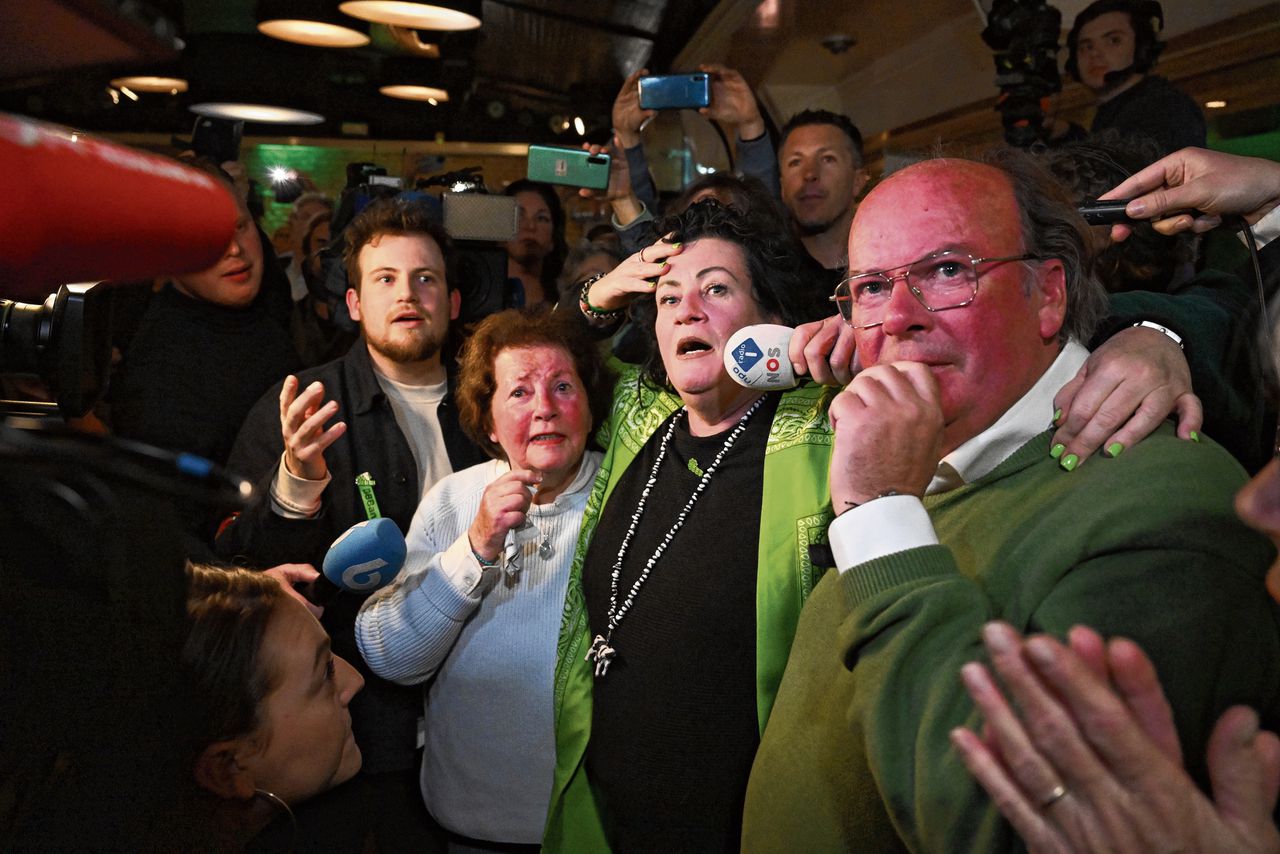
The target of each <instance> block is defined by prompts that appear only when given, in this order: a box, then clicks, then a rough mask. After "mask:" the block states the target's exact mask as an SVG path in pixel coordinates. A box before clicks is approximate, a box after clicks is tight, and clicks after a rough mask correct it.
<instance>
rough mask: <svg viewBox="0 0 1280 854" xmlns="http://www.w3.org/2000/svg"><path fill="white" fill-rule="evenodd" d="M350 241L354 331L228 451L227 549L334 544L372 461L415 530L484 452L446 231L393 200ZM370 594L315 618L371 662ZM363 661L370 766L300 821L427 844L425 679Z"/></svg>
mask: <svg viewBox="0 0 1280 854" xmlns="http://www.w3.org/2000/svg"><path fill="white" fill-rule="evenodd" d="M347 244H348V249H347V256H346V266H347V279H348V282H349V283H350V288H349V289H348V291H347V308H348V309H349V310H350V312H351V317H352V319H354V320H355V321H357V322H358V323H359V324H360V329H361V338H360V340H358V341H357V342H356V343H355V345H353V346H352V348H351V350H350V351H349V352H348V353H347V355H346V356H344V357H342V358H341V359H338V360H336V361H333V362H329V363H328V364H325V365H321V366H319V367H316V368H312V369H310V370H308V371H304V372H302V373H301V374H299V375H298V376H296V377H294V376H290V377H288V378H286V379H285V380H284V382H283V383H281V384H280V385H279V386H277V387H276V388H274V389H272V390H271V391H269V392H267V394H266V395H264V396H263V397H262V399H261V400H259V401H258V403H257V404H256V405H255V406H254V408H253V410H252V411H251V412H250V413H249V417H248V419H247V420H246V421H245V424H244V427H243V428H242V429H241V431H240V436H239V437H238V438H237V440H236V444H235V448H234V449H233V451H232V454H231V460H230V462H229V464H228V465H229V467H230V468H231V470H232V471H236V472H238V473H240V474H242V475H245V476H247V477H251V478H253V479H254V480H255V481H256V482H257V483H258V485H259V488H258V492H257V495H256V497H255V499H254V501H253V502H252V504H251V505H250V506H249V507H248V508H247V509H246V510H245V511H244V512H243V513H241V514H240V515H239V516H237V517H235V518H234V519H232V520H230V521H228V522H227V523H226V524H224V526H223V529H222V530H221V531H220V532H219V535H218V540H217V548H218V551H219V553H220V554H221V555H222V556H223V557H225V558H228V559H234V560H237V561H239V562H242V563H247V564H249V565H251V566H260V567H270V566H274V565H276V564H282V563H311V564H314V565H316V566H319V565H320V564H321V563H322V562H323V559H324V555H325V551H326V550H327V549H328V547H329V545H330V544H331V543H332V542H333V541H334V540H335V539H336V538H337V537H338V536H339V535H340V534H341V533H342V532H343V531H345V530H346V529H347V528H349V527H350V526H351V525H354V524H356V523H357V522H361V521H363V520H365V519H366V518H368V516H369V515H370V514H369V512H368V511H367V510H366V507H367V506H368V505H367V502H366V499H365V497H364V494H362V489H361V486H360V485H358V484H357V482H356V481H357V478H360V480H361V481H365V480H366V478H365V475H366V473H367V476H368V481H369V482H368V485H367V486H365V487H364V492H368V491H369V490H371V491H372V495H373V498H374V500H375V501H376V505H377V509H378V512H380V514H381V515H382V516H386V517H387V518H390V519H392V520H394V521H395V523H396V524H397V525H398V526H399V527H400V530H401V531H407V530H408V529H409V523H410V521H411V520H412V518H413V513H414V510H415V509H416V508H417V506H418V502H419V500H420V499H421V498H422V495H423V493H424V492H425V491H426V490H427V489H429V488H430V487H431V486H432V485H433V484H434V483H435V482H436V481H437V480H439V479H440V478H442V477H444V476H445V475H448V474H451V473H452V472H453V471H456V470H461V469H463V468H466V467H468V466H471V465H473V464H475V463H478V462H480V461H482V460H483V459H484V455H483V454H482V453H481V452H480V451H479V449H477V448H476V447H475V446H474V445H473V444H472V443H471V441H470V440H469V439H467V438H466V437H465V436H464V435H463V433H462V430H461V428H460V427H459V425H458V416H457V410H456V408H455V407H454V404H453V400H452V395H451V393H450V389H449V385H450V382H449V376H448V371H447V370H446V367H445V365H444V363H443V361H442V359H441V346H442V345H443V344H444V341H445V336H446V334H447V332H448V329H449V321H450V320H452V319H454V318H456V317H457V315H458V307H459V301H460V297H459V293H458V291H456V290H454V289H452V288H451V287H450V285H449V283H448V281H447V279H446V276H445V261H444V247H445V246H446V245H447V238H446V237H445V235H444V233H443V231H442V230H441V229H440V227H439V226H438V225H437V224H436V223H435V222H433V221H432V220H431V219H430V218H429V214H428V213H427V211H426V210H425V209H424V208H423V207H422V206H421V205H418V204H415V203H412V202H408V201H405V200H402V199H392V200H384V201H379V202H376V203H374V204H373V205H371V206H370V207H369V208H367V209H366V210H365V211H363V212H362V213H361V214H360V215H359V216H357V217H356V218H355V219H354V220H352V222H351V224H350V225H349V226H348V227H347ZM331 421H332V423H330V422H331ZM364 598H365V597H364V596H362V595H357V594H353V593H345V592H344V593H339V594H337V595H336V596H335V597H333V598H332V599H331V600H329V602H328V603H327V605H326V606H325V613H324V616H323V618H322V623H323V624H324V626H325V628H326V629H327V630H328V631H329V634H330V635H331V636H332V637H333V649H334V652H335V653H336V654H338V655H342V656H343V657H344V658H347V659H348V660H349V661H352V662H354V663H357V664H358V665H359V666H360V667H361V669H362V671H363V670H364V668H363V662H362V659H361V658H360V655H359V653H358V651H357V650H356V647H355V638H354V628H353V627H354V622H355V614H356V611H358V610H359V608H360V605H361V603H362V602H363V600H364ZM364 676H365V680H366V686H367V688H366V690H365V691H363V692H362V693H361V694H360V695H359V697H358V699H357V700H356V702H353V703H352V705H351V715H352V725H353V729H354V732H355V736H356V742H357V743H358V744H359V745H360V748H361V750H362V751H363V753H364V767H363V769H362V770H361V773H360V776H359V777H357V778H356V780H354V781H352V783H348V784H344V785H343V786H340V787H338V788H337V789H335V790H334V791H333V792H332V793H330V794H328V795H325V796H322V797H321V798H318V799H316V801H315V802H314V806H313V805H310V804H309V805H308V806H307V807H305V808H304V810H303V811H300V812H299V821H300V824H301V825H302V827H303V830H302V833H303V835H304V837H305V838H311V837H312V834H315V837H316V839H317V840H322V841H323V846H324V850H328V851H342V850H353V851H358V850H360V847H361V845H362V844H363V841H364V839H365V837H366V836H367V835H368V833H369V832H371V831H372V832H375V833H376V834H377V835H378V836H379V838H380V839H382V840H383V841H384V842H388V843H391V842H394V844H395V845H396V846H402V845H404V844H405V843H406V840H417V839H419V838H420V837H421V838H422V839H424V844H428V843H426V842H425V837H426V834H427V833H428V831H427V828H428V827H429V823H430V820H429V818H428V817H427V815H426V812H425V809H424V807H423V805H422V801H421V798H420V796H419V795H418V780H417V768H418V764H419V761H418V758H417V751H416V747H415V746H416V744H417V721H418V716H419V714H420V713H421V696H420V693H419V690H418V689H415V688H404V687H401V686H397V685H393V684H391V683H389V682H385V681H383V680H381V679H378V678H376V677H374V676H373V675H372V674H371V673H368V672H365V673H364ZM304 813H305V815H304ZM304 842H305V839H304ZM417 847H419V848H421V847H422V846H417ZM388 850H390V849H388Z"/></svg>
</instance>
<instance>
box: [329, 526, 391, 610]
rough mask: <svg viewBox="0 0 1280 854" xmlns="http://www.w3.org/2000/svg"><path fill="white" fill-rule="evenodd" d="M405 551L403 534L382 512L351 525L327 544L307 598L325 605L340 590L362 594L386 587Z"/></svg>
mask: <svg viewBox="0 0 1280 854" xmlns="http://www.w3.org/2000/svg"><path fill="white" fill-rule="evenodd" d="M407 551H408V548H407V546H406V545H405V542H404V535H403V534H401V533H400V529H399V528H397V527H396V523H395V522H393V521H391V520H390V519H388V518H386V517H385V516H383V517H379V518H377V519H369V520H367V521H364V522H360V523H358V524H355V525H352V526H351V527H350V528H348V529H347V530H346V531H344V532H343V533H342V536H340V537H338V539H336V540H334V541H333V545H331V546H329V551H328V553H327V554H325V556H324V564H323V567H322V569H323V574H322V575H321V577H320V579H317V581H316V583H315V585H314V586H313V592H312V595H311V596H308V597H307V598H309V599H310V600H311V601H312V603H314V604H316V605H324V604H326V603H327V602H328V601H329V600H330V599H331V598H333V596H334V594H335V593H337V592H338V591H339V590H346V591H348V592H350V593H359V594H362V595H363V594H366V593H372V592H373V591H375V590H378V589H379V588H382V587H385V586H387V585H388V584H390V583H391V580H392V579H393V578H395V577H396V575H397V574H398V573H399V572H400V568H401V567H403V566H404V559H405V554H406V553H407Z"/></svg>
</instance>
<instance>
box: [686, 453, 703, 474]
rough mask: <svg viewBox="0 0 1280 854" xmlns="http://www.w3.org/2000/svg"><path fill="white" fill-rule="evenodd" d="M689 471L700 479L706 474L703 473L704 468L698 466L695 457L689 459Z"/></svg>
mask: <svg viewBox="0 0 1280 854" xmlns="http://www.w3.org/2000/svg"><path fill="white" fill-rule="evenodd" d="M689 471H691V472H693V473H694V474H695V475H697V476H698V477H702V475H703V474H705V472H703V471H702V467H701V466H699V465H698V461H697V460H696V459H695V458H693V457H689Z"/></svg>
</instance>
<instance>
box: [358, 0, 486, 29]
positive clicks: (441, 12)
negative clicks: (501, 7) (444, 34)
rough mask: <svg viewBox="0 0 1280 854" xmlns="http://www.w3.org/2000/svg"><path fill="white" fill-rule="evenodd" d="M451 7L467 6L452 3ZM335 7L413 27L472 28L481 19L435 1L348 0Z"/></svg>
mask: <svg viewBox="0 0 1280 854" xmlns="http://www.w3.org/2000/svg"><path fill="white" fill-rule="evenodd" d="M452 5H453V6H466V5H468V4H464V3H457V2H455V3H453V4H452ZM338 10H339V11H341V12H343V13H344V14H347V15H350V16H351V17H353V18H359V19H360V20H362V21H372V22H374V23H376V24H391V25H393V26H397V27H409V28H411V29H415V30H449V31H455V30H474V29H475V28H476V27H479V26H480V19H479V18H478V17H476V16H475V15H473V14H471V13H470V12H466V11H462V10H460V9H453V8H450V7H449V6H446V5H437V4H435V3H409V2H404V0H348V2H346V3H340V4H339V5H338Z"/></svg>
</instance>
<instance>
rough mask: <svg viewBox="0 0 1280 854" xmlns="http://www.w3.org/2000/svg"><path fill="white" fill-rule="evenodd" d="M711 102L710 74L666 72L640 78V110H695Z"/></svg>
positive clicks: (700, 72) (702, 72)
mask: <svg viewBox="0 0 1280 854" xmlns="http://www.w3.org/2000/svg"><path fill="white" fill-rule="evenodd" d="M710 103H711V75H710V74H707V73H706V72H705V71H695V72H694V73H692V74H666V75H662V76H660V77H641V78H640V108H641V109H642V110H696V109H698V108H699V107H705V106H707V105H709V104H710Z"/></svg>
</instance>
